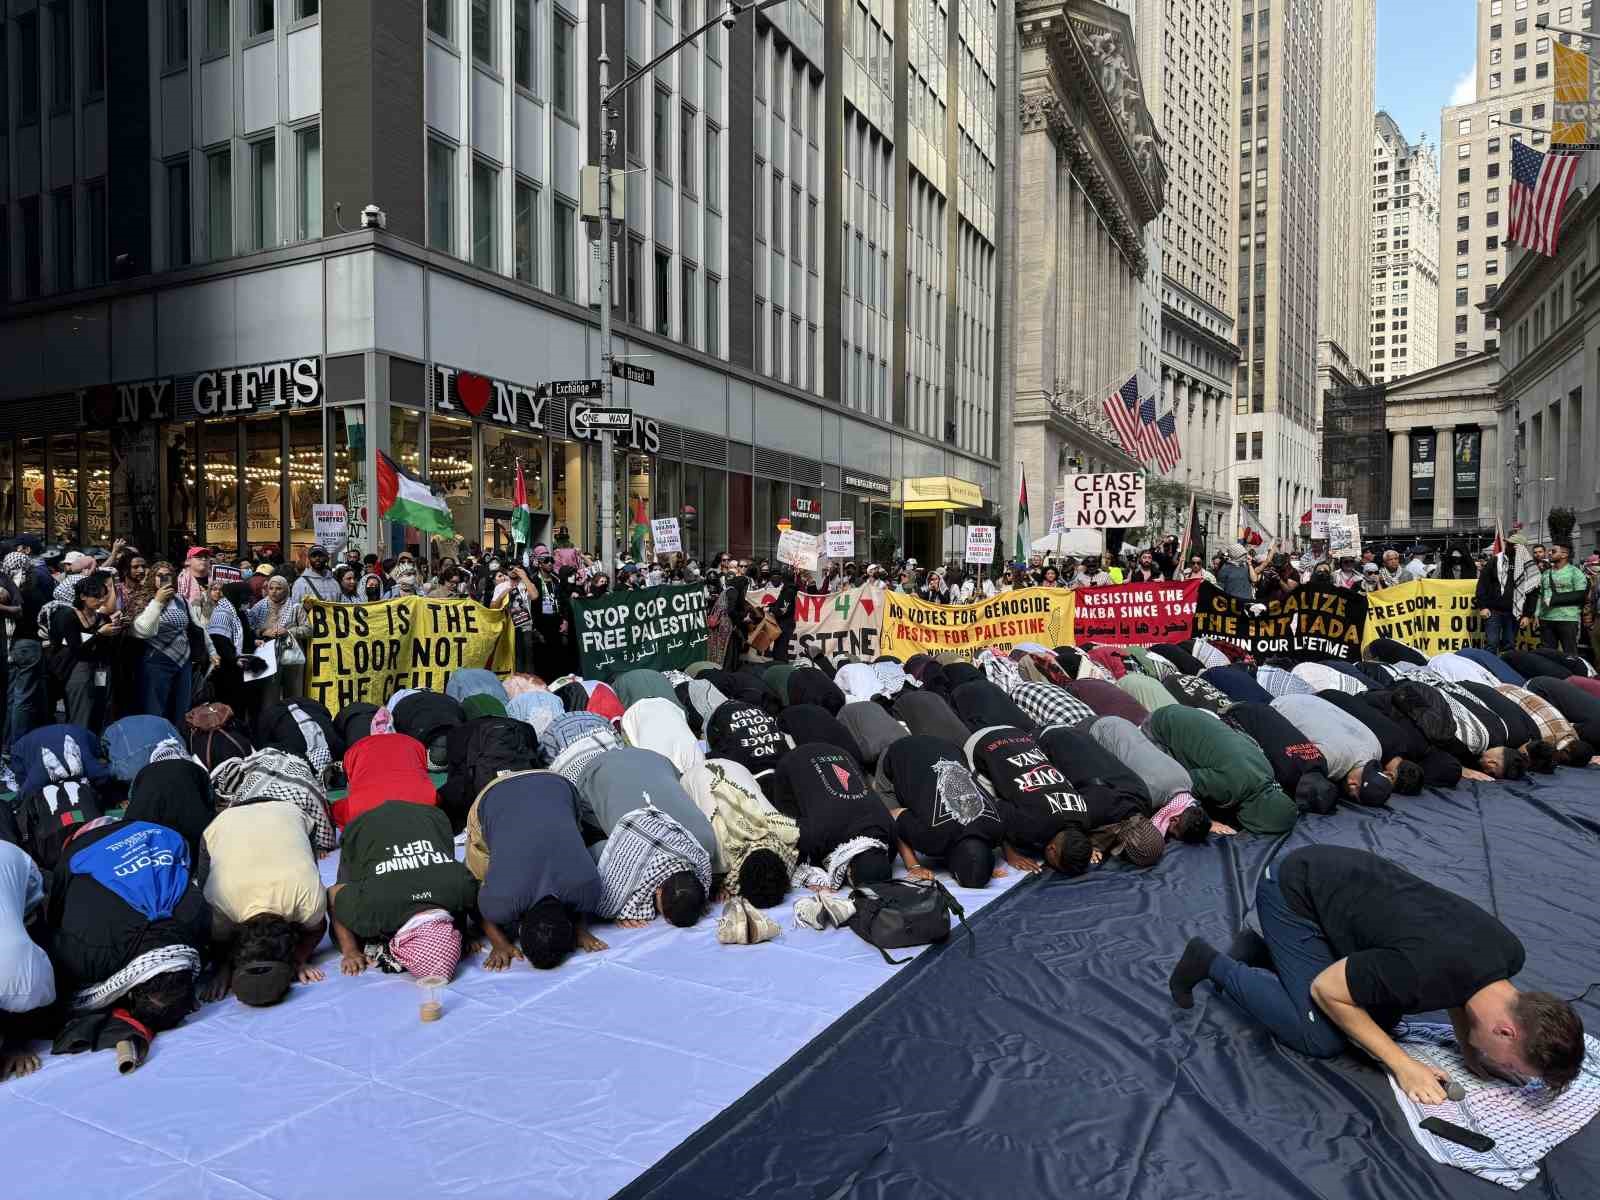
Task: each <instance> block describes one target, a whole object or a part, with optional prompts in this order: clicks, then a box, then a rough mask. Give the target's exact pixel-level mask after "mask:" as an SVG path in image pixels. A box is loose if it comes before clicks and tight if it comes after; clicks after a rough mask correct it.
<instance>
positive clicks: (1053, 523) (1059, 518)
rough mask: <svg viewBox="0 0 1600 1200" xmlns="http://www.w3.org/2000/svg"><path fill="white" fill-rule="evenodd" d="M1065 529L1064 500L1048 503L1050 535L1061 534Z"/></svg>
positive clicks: (1065, 503)
mask: <svg viewBox="0 0 1600 1200" xmlns="http://www.w3.org/2000/svg"><path fill="white" fill-rule="evenodd" d="M1066 527H1067V502H1066V501H1065V500H1052V501H1050V529H1049V530H1048V532H1050V533H1061V532H1062V531H1063V530H1065V529H1066Z"/></svg>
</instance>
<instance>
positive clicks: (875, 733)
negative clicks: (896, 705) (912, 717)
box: [839, 700, 911, 771]
mask: <svg viewBox="0 0 1600 1200" xmlns="http://www.w3.org/2000/svg"><path fill="white" fill-rule="evenodd" d="M839 724H841V725H843V726H844V727H845V730H846V731H847V732H848V733H849V734H850V736H851V737H852V738H854V739H855V743H856V745H857V747H859V748H860V750H861V766H862V769H863V770H866V771H876V770H877V769H878V762H879V761H880V760H881V759H882V758H883V752H884V751H885V750H887V749H888V748H889V747H890V746H892V745H894V743H895V742H897V741H899V740H900V739H901V738H903V737H910V736H911V733H910V731H909V730H908V729H906V727H905V726H904V725H902V724H900V722H899V721H896V720H895V719H894V717H892V716H890V715H889V710H888V709H887V708H885V707H884V706H883V705H882V704H879V703H878V702H877V701H875V700H865V701H855V702H852V703H850V704H846V705H845V706H844V707H843V708H841V709H840V710H839Z"/></svg>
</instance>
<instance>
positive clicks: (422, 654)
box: [306, 596, 513, 712]
mask: <svg viewBox="0 0 1600 1200" xmlns="http://www.w3.org/2000/svg"><path fill="white" fill-rule="evenodd" d="M306 619H307V621H308V622H309V624H310V626H311V634H310V636H309V637H308V638H307V639H306V695H308V696H310V697H311V699H313V700H316V701H319V702H320V703H322V704H325V705H327V707H328V711H329V712H338V711H339V710H340V709H341V708H343V707H344V706H345V705H346V704H354V703H356V702H358V701H366V702H368V703H370V704H382V703H384V702H385V701H386V700H388V698H389V697H390V696H392V695H394V693H395V692H398V691H399V690H400V689H401V688H428V689H431V690H433V691H436V692H442V691H444V688H445V684H446V683H447V682H448V681H449V678H450V675H451V673H452V672H453V671H457V670H459V669H461V668H462V667H487V668H489V669H490V670H491V671H494V672H496V673H497V674H500V675H505V674H507V673H508V672H510V670H511V667H512V659H513V647H512V642H511V638H510V637H509V636H508V635H507V634H506V631H507V630H508V629H509V628H510V617H509V616H508V615H507V614H506V613H505V612H504V611H502V610H497V609H492V608H485V607H484V606H483V605H481V604H478V603H476V602H474V601H472V600H429V599H427V598H426V597H423V596H405V597H402V598H400V599H398V600H380V601H374V602H373V603H371V604H332V603H329V602H327V601H325V600H312V601H311V602H310V603H309V604H308V605H307V606H306Z"/></svg>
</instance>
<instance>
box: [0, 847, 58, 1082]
mask: <svg viewBox="0 0 1600 1200" xmlns="http://www.w3.org/2000/svg"><path fill="white" fill-rule="evenodd" d="M44 910H45V897H44V876H43V875H42V874H41V873H40V871H39V864H38V863H36V862H34V861H33V859H31V858H29V857H28V855H27V852H26V851H24V850H23V849H22V848H21V847H20V846H17V845H15V844H13V843H11V842H8V841H3V840H0V1083H4V1082H5V1081H6V1080H8V1079H20V1078H22V1076H24V1075H31V1074H33V1073H34V1072H35V1071H37V1070H38V1069H39V1056H38V1055H37V1054H32V1053H29V1051H28V1049H27V1043H28V1041H29V1039H31V1038H33V1037H36V1036H38V1037H42V1036H45V1035H46V1034H48V1033H49V1032H50V1030H49V1029H48V1025H47V1022H48V1010H49V1009H50V1007H51V1005H53V1004H54V1003H55V999H56V975H55V970H54V968H53V967H51V965H50V956H49V955H48V954H46V953H45V951H44V947H43V946H42V945H41V944H40V943H41V941H42V940H43V939H44V938H45V936H46V935H45V931H44V928H43V926H44V915H45V911H44ZM35 934H37V935H38V936H37V937H35V936H34V935H35Z"/></svg>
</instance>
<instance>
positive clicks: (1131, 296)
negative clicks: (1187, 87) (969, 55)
mask: <svg viewBox="0 0 1600 1200" xmlns="http://www.w3.org/2000/svg"><path fill="white" fill-rule="evenodd" d="M1016 21H1017V40H1016V54H1017V70H1016V75H1015V78H1016V80H1017V88H1018V94H1017V122H1016V134H1015V138H1016V143H1015V147H1014V158H1013V162H1014V163H1015V176H1014V184H1013V189H1014V190H1013V197H1012V199H1013V206H1014V220H1013V221H1012V223H1011V237H1010V239H1009V240H1008V243H1007V248H1006V257H1007V260H1008V261H1007V263H1006V267H1005V273H1006V274H1007V275H1009V276H1010V284H1011V292H1012V295H1011V303H1010V305H1009V306H1008V308H1009V311H1008V312H1007V313H1006V314H1005V315H1004V317H1003V324H1004V323H1005V322H1009V325H1010V328H1009V330H1008V331H1005V332H1003V334H1002V354H1003V356H1004V355H1005V352H1006V350H1007V349H1009V351H1010V353H1009V359H1010V361H1009V363H1008V364H1007V365H1008V366H1009V367H1010V370H1009V371H1003V372H1002V375H1003V377H1004V378H1005V382H1004V383H1003V385H1002V386H1006V385H1009V386H1011V387H1013V388H1014V389H1015V392H1014V396H1013V397H1012V407H1013V412H1014V421H1013V427H1012V430H1011V434H1012V437H1013V438H1014V442H1013V444H1012V446H1011V447H1010V448H1009V449H1010V452H1009V453H1007V454H1004V456H1003V459H1002V461H1003V464H1004V468H1005V469H1006V470H1007V472H1008V483H1007V485H1006V492H1005V494H1006V495H1007V496H1008V497H1014V496H1015V495H1016V494H1017V481H1016V476H1017V472H1018V470H1019V469H1021V470H1024V471H1026V473H1027V477H1028V479H1029V481H1030V489H1031V492H1032V495H1034V496H1035V497H1038V496H1052V495H1054V494H1055V491H1056V489H1057V488H1058V487H1059V486H1060V483H1061V476H1062V475H1063V474H1065V473H1067V472H1070V471H1095V470H1129V469H1134V468H1136V467H1137V466H1138V465H1139V464H1138V463H1137V462H1136V461H1135V460H1134V459H1133V458H1132V457H1130V456H1129V455H1128V454H1127V453H1125V452H1124V451H1123V449H1122V447H1121V446H1120V445H1119V444H1118V443H1117V441H1116V437H1115V434H1114V433H1113V431H1112V429H1111V427H1110V424H1109V422H1107V421H1106V419H1105V417H1104V415H1103V413H1102V412H1101V408H1100V405H1101V401H1102V400H1103V399H1104V398H1105V397H1106V396H1107V395H1109V394H1111V393H1112V392H1115V391H1116V390H1117V388H1119V387H1120V386H1121V385H1122V384H1123V383H1124V382H1126V381H1127V379H1128V377H1129V376H1130V375H1132V374H1134V372H1135V371H1136V370H1137V369H1138V368H1139V366H1140V363H1139V358H1140V353H1139V346H1140V327H1139V291H1140V283H1141V281H1142V280H1143V279H1145V278H1146V273H1147V272H1149V271H1150V270H1152V268H1151V266H1150V263H1149V261H1148V257H1147V254H1146V251H1145V245H1144V235H1143V231H1144V228H1145V226H1147V225H1148V224H1149V223H1150V222H1151V221H1153V220H1154V219H1155V217H1156V215H1157V214H1158V213H1159V212H1160V210H1161V205H1162V200H1163V195H1164V191H1165V187H1166V169H1165V167H1164V166H1163V164H1162V160H1161V155H1160V152H1159V150H1158V142H1157V136H1156V130H1155V126H1154V124H1153V123H1152V122H1151V119H1150V114H1149V112H1148V110H1147V109H1146V107H1145V101H1144V93H1143V90H1142V88H1141V85H1140V80H1139V70H1138V59H1137V57H1136V56H1135V54H1134V42H1133V26H1132V23H1131V22H1130V20H1129V18H1128V17H1127V15H1126V14H1124V13H1122V12H1118V11H1117V10H1116V9H1113V8H1110V7H1108V6H1106V5H1104V4H1098V3H1095V2H1094V0H1065V2H1062V0H1053V2H1051V0H1019V2H1018V3H1017V5H1016ZM1145 386H1146V387H1148V386H1149V383H1148V381H1147V382H1146V384H1145ZM1002 403H1004V401H1002ZM1041 508H1042V509H1044V511H1045V512H1046V514H1047V513H1048V508H1047V507H1046V506H1043V505H1040V504H1038V503H1037V502H1036V503H1035V509H1036V510H1037V509H1041ZM1035 531H1036V532H1042V523H1039V522H1037V519H1036V525H1035Z"/></svg>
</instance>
